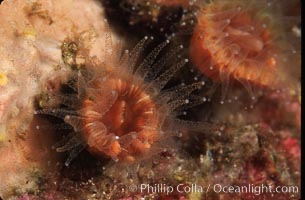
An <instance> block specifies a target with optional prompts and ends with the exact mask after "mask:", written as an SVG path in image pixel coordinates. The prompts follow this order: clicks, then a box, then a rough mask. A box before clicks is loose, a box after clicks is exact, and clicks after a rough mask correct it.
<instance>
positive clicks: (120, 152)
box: [66, 77, 160, 161]
mask: <svg viewBox="0 0 305 200" xmlns="http://www.w3.org/2000/svg"><path fill="white" fill-rule="evenodd" d="M105 86H108V87H107V88H106V87H105ZM94 89H95V90H96V89H98V90H99V92H96V91H95V90H92V91H88V94H87V97H86V98H85V100H84V102H83V109H82V110H81V111H80V113H79V114H80V115H81V116H83V118H84V120H83V123H84V132H83V134H84V136H85V138H86V141H87V143H88V146H89V149H90V150H91V151H93V152H95V153H96V154H101V153H102V154H104V155H107V156H110V157H112V158H115V159H117V158H118V159H120V160H126V161H133V160H134V155H137V154H141V153H143V152H145V151H147V150H148V149H149V148H150V146H151V145H152V144H153V143H154V142H155V141H156V140H157V138H158V136H159V133H158V128H159V123H160V122H159V121H160V119H159V116H158V113H157V112H156V109H157V108H156V105H155V103H154V101H153V99H152V98H151V97H150V95H149V94H147V93H146V92H145V91H144V90H143V88H141V86H139V85H135V84H130V83H129V82H126V80H122V79H118V78H117V77H109V78H107V79H104V80H97V81H94ZM105 103H106V104H105ZM107 104H109V105H107ZM109 106H110V107H109ZM105 109H108V111H107V112H106V110H105ZM66 121H69V120H68V119H66Z"/></svg>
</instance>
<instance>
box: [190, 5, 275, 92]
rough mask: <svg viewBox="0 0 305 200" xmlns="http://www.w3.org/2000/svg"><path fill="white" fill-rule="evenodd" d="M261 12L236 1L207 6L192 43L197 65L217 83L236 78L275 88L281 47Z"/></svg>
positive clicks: (200, 17) (194, 59)
mask: <svg viewBox="0 0 305 200" xmlns="http://www.w3.org/2000/svg"><path fill="white" fill-rule="evenodd" d="M235 3H236V2H235ZM229 4H233V5H229ZM260 12H261V11H260V10H256V8H245V4H244V3H242V4H241V5H239V4H237V3H236V5H234V1H232V2H231V3H230V2H229V1H228V2H226V3H222V2H215V3H211V4H209V5H207V6H205V7H204V8H203V11H202V14H201V15H199V18H198V25H197V26H196V27H195V30H194V35H193V38H192V41H191V52H190V56H191V59H192V61H193V62H194V64H195V65H196V66H197V67H198V68H199V69H200V70H201V71H202V72H203V73H204V74H205V75H207V76H209V77H210V78H212V79H213V80H215V81H221V82H224V81H228V79H229V78H233V80H238V81H241V82H242V81H249V82H251V83H254V84H257V85H262V86H273V85H274V84H275V83H276V75H275V72H276V70H277V69H276V68H277V62H276V58H275V56H276V54H277V51H278V48H277V47H276V45H275V44H274V41H273V39H274V38H273V36H272V34H271V30H270V29H269V28H270V27H268V24H267V20H266V19H265V17H266V16H264V14H262V13H260ZM259 13H260V14H259Z"/></svg>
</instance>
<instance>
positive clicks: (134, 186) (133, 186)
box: [129, 184, 138, 192]
mask: <svg viewBox="0 0 305 200" xmlns="http://www.w3.org/2000/svg"><path fill="white" fill-rule="evenodd" d="M137 190H138V187H137V186H136V185H135V184H132V185H130V186H129V191H130V192H136V191H137Z"/></svg>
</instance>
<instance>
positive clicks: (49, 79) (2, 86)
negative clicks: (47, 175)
mask: <svg viewBox="0 0 305 200" xmlns="http://www.w3.org/2000/svg"><path fill="white" fill-rule="evenodd" d="M80 10H82V12H79V11H80ZM103 16H104V14H103V9H102V7H101V6H100V5H99V4H98V3H97V2H95V1H91V0H65V1H57V0H34V1H25V0H6V1H3V2H2V3H1V6H0V24H1V26H0V155H1V156H0V163H1V165H0V179H1V187H0V196H2V197H5V196H6V195H7V194H8V193H9V192H10V191H9V190H8V188H9V187H18V186H20V185H22V187H23V189H26V187H27V185H26V184H25V185H23V182H24V181H25V176H26V174H28V171H29V168H28V167H27V166H28V165H29V166H34V163H32V162H31V161H29V160H27V159H24V158H23V157H22V155H21V154H20V152H18V151H20V150H19V149H20V148H19V147H18V148H15V146H16V142H15V141H16V140H15V138H16V137H17V136H18V135H20V134H23V133H24V131H25V130H26V129H27V128H28V127H29V125H30V122H31V120H32V118H33V113H34V107H33V105H34V97H35V96H36V95H38V94H39V93H41V91H44V90H52V89H56V88H58V87H56V84H60V83H62V82H63V81H65V80H66V79H67V77H68V76H69V74H70V71H71V67H69V66H68V64H67V63H68V62H69V59H71V58H69V57H65V59H66V60H64V59H63V52H62V51H63V50H62V49H63V44H64V42H65V41H67V40H69V39H75V37H77V39H78V41H79V42H80V43H82V45H83V46H85V47H89V46H90V52H89V53H90V55H91V56H96V57H100V56H102V52H101V51H98V50H99V47H101V46H104V45H105V44H104V41H105V40H104V34H103V30H104V29H108V28H107V27H106V23H104V17H103ZM68 56H69V55H68ZM75 60H76V62H81V58H76V59H75ZM58 69H61V70H58ZM54 85H55V86H54ZM24 145H25V144H24ZM8 166H9V169H8ZM8 176H9V177H8Z"/></svg>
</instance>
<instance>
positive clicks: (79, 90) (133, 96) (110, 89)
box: [37, 36, 204, 165]
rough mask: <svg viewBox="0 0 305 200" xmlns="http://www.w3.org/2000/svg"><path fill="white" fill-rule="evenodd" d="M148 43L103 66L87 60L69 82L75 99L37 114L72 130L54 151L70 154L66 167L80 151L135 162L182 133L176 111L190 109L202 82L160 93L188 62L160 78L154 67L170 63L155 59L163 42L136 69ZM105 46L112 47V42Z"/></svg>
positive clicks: (110, 55)
mask: <svg viewBox="0 0 305 200" xmlns="http://www.w3.org/2000/svg"><path fill="white" fill-rule="evenodd" d="M107 37H108V36H107ZM108 39H109V38H108ZM148 40H149V39H148V37H145V38H144V39H143V40H142V41H141V42H139V44H138V45H136V47H135V48H134V50H132V51H131V52H127V53H125V54H124V56H123V57H122V58H120V56H118V55H120V53H118V51H117V50H116V49H114V48H113V47H109V48H110V50H109V49H107V51H105V55H106V56H105V60H104V61H102V62H100V61H97V62H93V59H92V58H88V59H87V60H88V61H87V63H86V64H84V66H85V67H84V68H82V69H79V70H76V74H75V75H74V76H73V77H72V78H71V79H72V81H71V84H70V87H71V88H72V89H73V90H75V93H76V94H60V95H59V96H60V97H61V98H62V100H61V101H62V104H63V105H65V107H66V108H65V109H64V108H54V109H43V110H38V111H37V114H49V115H53V116H56V117H60V118H62V119H63V120H64V121H65V122H66V123H67V124H70V125H71V126H72V127H73V128H74V132H73V133H72V134H71V135H69V136H68V141H66V142H64V144H63V145H60V146H59V147H58V148H57V151H59V152H64V151H68V150H69V151H70V150H71V153H70V156H69V158H68V159H67V161H66V163H65V164H66V165H69V163H70V162H71V160H72V159H73V158H74V157H75V156H76V155H77V154H78V153H79V152H80V151H81V150H83V149H84V148H87V149H88V151H89V152H91V153H93V154H95V155H97V156H98V157H109V158H112V159H113V160H115V161H120V162H122V163H134V162H137V161H139V160H142V159H143V158H147V157H150V156H151V155H155V154H157V153H159V152H161V151H163V150H164V148H165V147H164V146H163V145H161V143H164V141H165V140H166V139H167V138H168V137H171V136H173V135H174V134H176V133H178V132H181V131H183V130H182V129H181V127H183V122H182V121H180V122H179V124H177V123H176V121H177V119H176V116H175V114H176V115H178V114H177V113H179V112H177V113H175V112H174V110H175V109H177V108H181V107H183V106H185V107H190V105H187V106H186V104H190V102H191V100H193V98H195V95H190V94H191V93H192V92H193V91H194V90H196V89H200V88H201V87H202V86H203V85H204V83H203V82H195V83H193V84H190V85H178V86H175V87H173V88H169V89H164V87H165V86H166V85H167V83H168V81H169V80H170V79H171V77H172V76H173V74H174V73H175V72H176V71H178V70H179V69H180V68H181V67H182V66H183V65H184V64H185V63H186V62H188V60H187V59H186V60H182V61H180V62H178V63H176V64H173V65H172V66H171V67H169V68H168V69H167V70H165V71H164V72H162V73H161V74H158V73H156V68H155V67H160V66H164V65H167V64H169V63H167V64H166V63H165V60H171V59H169V58H167V57H166V58H165V57H161V58H160V60H156V58H157V57H158V56H159V54H160V52H161V51H162V50H163V49H164V48H165V46H167V45H168V43H169V41H166V42H163V43H161V44H160V45H158V46H157V47H156V48H155V49H154V50H153V51H152V52H151V53H150V54H148V56H147V57H146V58H145V59H144V60H143V62H142V63H141V64H140V65H137V64H136V63H137V60H138V59H137V58H138V57H139V55H140V54H141V51H143V48H144V47H145V45H146V44H147V41H148ZM108 42H109V44H111V41H110V40H109V41H108ZM108 42H107V43H108ZM179 48H181V47H179ZM116 54H118V55H116ZM117 56H118V57H117ZM171 56H174V55H171ZM162 61H163V62H162ZM156 65H158V66H156ZM113 66H115V67H113ZM148 79H149V80H151V81H147V80H148ZM68 85H69V84H68ZM198 99H199V97H198ZM197 103H198V101H197ZM197 103H196V104H197ZM194 105H195V104H194ZM187 124H188V123H185V126H188V125H187ZM174 127H175V128H174ZM178 127H180V128H178ZM60 143H61V144H62V142H60Z"/></svg>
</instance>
